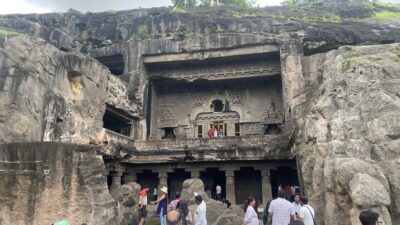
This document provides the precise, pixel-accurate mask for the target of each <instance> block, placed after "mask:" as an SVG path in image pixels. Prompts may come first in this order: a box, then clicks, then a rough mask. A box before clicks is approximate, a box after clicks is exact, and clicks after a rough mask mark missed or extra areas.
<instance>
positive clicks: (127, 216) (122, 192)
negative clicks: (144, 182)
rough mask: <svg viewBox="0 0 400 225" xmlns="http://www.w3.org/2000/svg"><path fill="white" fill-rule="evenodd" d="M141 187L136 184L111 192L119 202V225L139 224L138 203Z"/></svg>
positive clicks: (123, 186)
mask: <svg viewBox="0 0 400 225" xmlns="http://www.w3.org/2000/svg"><path fill="white" fill-rule="evenodd" d="M139 191H140V185H139V184H138V183H135V182H131V183H128V184H124V185H122V186H121V187H120V188H118V189H117V190H115V192H111V195H112V196H113V198H114V199H115V200H116V201H117V202H118V224H119V225H137V224H139V214H138V211H137V209H138V203H139Z"/></svg>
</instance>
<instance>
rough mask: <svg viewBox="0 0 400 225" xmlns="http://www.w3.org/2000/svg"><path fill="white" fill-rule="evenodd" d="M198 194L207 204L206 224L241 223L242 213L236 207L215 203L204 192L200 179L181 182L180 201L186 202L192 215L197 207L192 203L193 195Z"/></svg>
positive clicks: (233, 224)
mask: <svg viewBox="0 0 400 225" xmlns="http://www.w3.org/2000/svg"><path fill="white" fill-rule="evenodd" d="M195 192H196V193H197V194H199V195H200V196H201V197H202V198H203V200H204V201H205V202H206V204H207V222H208V224H211V225H224V224H232V225H236V224H237V225H240V224H242V223H243V217H244V213H243V210H242V209H241V208H240V207H238V206H233V205H232V206H231V207H230V208H227V207H226V205H225V204H224V203H222V202H220V201H215V200H213V199H211V198H209V197H207V194H206V193H205V191H204V184H203V181H202V180H200V179H196V178H193V179H188V180H185V182H183V189H182V192H181V200H182V201H185V202H188V204H189V208H190V210H191V212H192V215H194V213H195V212H196V209H197V205H196V204H195V202H194V193H195Z"/></svg>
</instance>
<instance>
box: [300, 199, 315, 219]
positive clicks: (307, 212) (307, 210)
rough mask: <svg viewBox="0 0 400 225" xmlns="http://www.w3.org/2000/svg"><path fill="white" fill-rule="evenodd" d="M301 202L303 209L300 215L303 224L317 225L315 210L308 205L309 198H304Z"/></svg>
mask: <svg viewBox="0 0 400 225" xmlns="http://www.w3.org/2000/svg"><path fill="white" fill-rule="evenodd" d="M301 202H302V203H303V207H301V209H300V213H299V217H300V220H301V222H303V224H304V225H315V224H314V220H315V212H314V209H313V208H312V207H311V206H309V205H308V198H307V197H302V198H301Z"/></svg>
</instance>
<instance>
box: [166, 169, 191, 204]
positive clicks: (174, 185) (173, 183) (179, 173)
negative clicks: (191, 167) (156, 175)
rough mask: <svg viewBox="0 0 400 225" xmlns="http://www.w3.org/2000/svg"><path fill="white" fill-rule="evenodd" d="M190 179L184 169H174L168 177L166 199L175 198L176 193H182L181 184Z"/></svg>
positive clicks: (188, 173)
mask: <svg viewBox="0 0 400 225" xmlns="http://www.w3.org/2000/svg"><path fill="white" fill-rule="evenodd" d="M189 178H190V172H185V170H184V169H176V170H175V172H173V173H169V175H168V187H169V188H168V189H169V191H168V197H169V198H170V199H174V198H175V193H176V192H181V191H182V185H183V182H184V181H185V180H186V179H189Z"/></svg>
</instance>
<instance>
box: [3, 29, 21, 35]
mask: <svg viewBox="0 0 400 225" xmlns="http://www.w3.org/2000/svg"><path fill="white" fill-rule="evenodd" d="M17 34H19V33H18V32H15V31H12V30H8V29H4V28H1V27H0V35H4V36H8V35H17Z"/></svg>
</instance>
